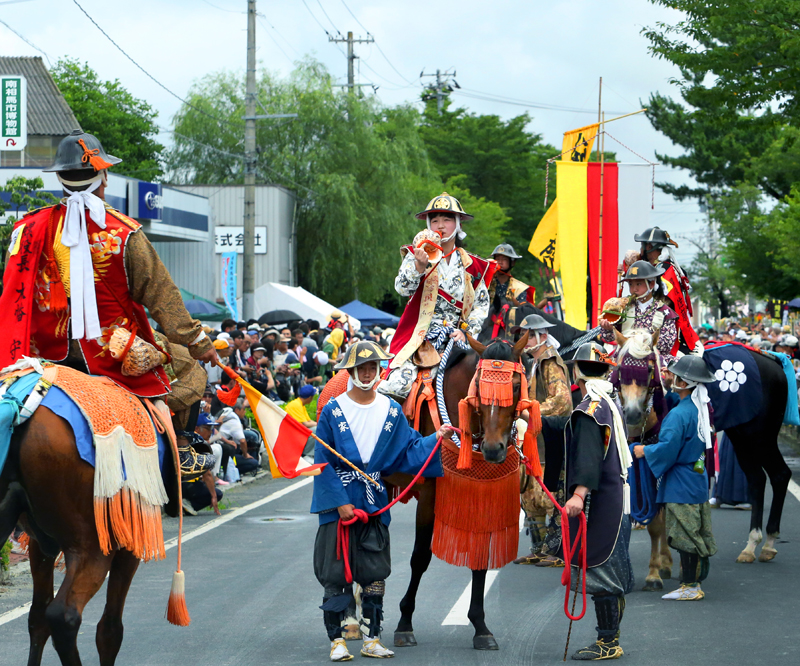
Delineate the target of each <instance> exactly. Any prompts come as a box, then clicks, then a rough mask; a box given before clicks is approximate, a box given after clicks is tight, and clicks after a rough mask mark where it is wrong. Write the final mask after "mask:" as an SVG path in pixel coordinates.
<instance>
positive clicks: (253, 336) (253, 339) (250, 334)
mask: <svg viewBox="0 0 800 666" xmlns="http://www.w3.org/2000/svg"><path fill="white" fill-rule="evenodd" d="M247 338H248V340H247V341H248V342H249V343H250V344H251V345H253V344H256V343H257V342H261V331H259V330H258V328H255V327H251V328H249V329H247Z"/></svg>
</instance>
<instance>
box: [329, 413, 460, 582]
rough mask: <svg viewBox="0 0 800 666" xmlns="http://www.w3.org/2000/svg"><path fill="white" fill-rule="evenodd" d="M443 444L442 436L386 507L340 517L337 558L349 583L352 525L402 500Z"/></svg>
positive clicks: (363, 521)
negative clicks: (349, 517)
mask: <svg viewBox="0 0 800 666" xmlns="http://www.w3.org/2000/svg"><path fill="white" fill-rule="evenodd" d="M450 427H451V428H453V430H456V431H458V432H459V433H460V432H461V431H460V430H459V429H458V428H455V427H453V426H450ZM441 444H442V438H441V437H440V438H439V439H438V440H437V441H436V446H434V447H433V451H431V453H430V455H429V456H428V459H427V460H426V461H425V463H424V464H423V465H422V467H421V468H420V470H419V472H417V475H416V476H415V477H414V478H413V479H412V480H411V483H409V484H408V485H407V486H406V487H405V488H404V489H403V491H402V492H401V493H400V494H399V495H398V496H397V497H395V498H394V499H393V500H392V501H391V502H389V503H388V504H387V505H386V506H385V507H383V508H382V509H378V510H377V511H375V512H373V513H367V512H366V511H364V510H363V509H355V508H354V509H353V513H354V514H355V515H354V516H353V517H352V518H351V519H350V520H343V519H342V518H339V524H338V525H337V526H336V559H337V560H343V561H344V577H345V580H346V581H347V582H348V583H352V582H353V572H352V570H351V569H350V525H352V524H353V523H355V522H356V521H357V520H359V521H361V522H362V523H366V522H367V521H368V520H369V519H370V518H374V517H375V516H380V515H381V514H382V513H384V512H385V511H388V510H389V509H391V508H392V507H393V506H394V505H395V504H397V503H398V502H399V501H400V500H402V499H403V498H404V497H405V496H406V495H407V494H408V493H409V492H410V491H411V489H412V488H413V487H414V485H415V484H416V483H417V481H419V479H420V477H421V476H422V475H423V473H424V472H425V470H426V469H427V467H428V465H429V464H430V462H431V460H433V457H434V456H435V455H436V452H437V451H438V450H439V447H440V446H441Z"/></svg>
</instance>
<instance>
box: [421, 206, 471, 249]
mask: <svg viewBox="0 0 800 666" xmlns="http://www.w3.org/2000/svg"><path fill="white" fill-rule="evenodd" d="M453 215H455V216H456V228H455V231H453V233H452V234H450V235H449V236H448V237H447V238H442V243H446V242H447V241H449V240H452V239H453V236H455V235H456V234H458V237H459V238H460V239H461V240H464V239H465V238H466V237H467V234H466V233H464V232H463V231H461V215H460V214H459V213H453ZM425 219H426V221H427V224H428V230H430V228H431V216H430V214H429V215H427V216H426V218H425Z"/></svg>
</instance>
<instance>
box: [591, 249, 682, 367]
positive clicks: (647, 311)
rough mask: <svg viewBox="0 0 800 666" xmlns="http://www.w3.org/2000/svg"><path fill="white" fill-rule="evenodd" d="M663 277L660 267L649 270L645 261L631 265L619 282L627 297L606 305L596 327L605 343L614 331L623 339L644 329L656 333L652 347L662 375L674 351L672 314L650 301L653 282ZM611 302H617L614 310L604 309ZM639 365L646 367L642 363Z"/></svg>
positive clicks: (675, 350) (676, 336)
mask: <svg viewBox="0 0 800 666" xmlns="http://www.w3.org/2000/svg"><path fill="white" fill-rule="evenodd" d="M663 273H664V270H663V268H661V267H660V266H653V264H651V263H649V262H647V261H642V260H639V261H635V262H634V263H633V265H631V266H630V267H629V268H628V271H627V272H626V273H625V276H624V277H623V278H622V279H623V281H624V282H627V283H628V288H629V289H630V296H629V297H628V298H627V299H610V300H609V301H608V302H606V307H605V308H604V310H603V317H601V319H600V326H601V327H602V329H603V331H602V333H601V337H602V338H603V339H604V340H606V341H607V342H615V334H614V329H615V328H616V329H617V331H619V332H620V333H621V334H622V336H623V337H625V338H628V337H629V335H630V332H631V331H633V330H635V329H645V330H647V331H650V333H653V332H655V331H656V330H660V331H661V333H660V334H659V336H658V342H657V344H656V347H657V349H658V352H659V355H660V358H661V363H662V367H661V370H662V372H666V366H667V364H668V363H669V362H670V361H672V360H673V358H674V354H675V352H677V351H678V330H677V327H676V325H675V320H676V318H677V315H676V314H675V312H673V311H672V309H670V308H669V307H668V306H667V305H664V303H662V302H661V301H659V300H658V299H656V298H654V292H655V289H656V283H657V280H658V278H660V277H661V276H662V275H663ZM612 301H618V305H617V308H616V309H612V308H609V307H608V305H609V302H612ZM612 310H614V311H613V312H612ZM630 362H631V363H637V362H639V360H638V359H633V358H632V359H631V360H630ZM642 363H644V364H646V361H642Z"/></svg>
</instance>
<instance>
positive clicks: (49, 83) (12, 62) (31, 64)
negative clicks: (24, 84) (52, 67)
mask: <svg viewBox="0 0 800 666" xmlns="http://www.w3.org/2000/svg"><path fill="white" fill-rule="evenodd" d="M0 74H4V75H9V74H21V75H22V76H24V77H25V78H26V79H27V80H28V134H44V135H54V136H66V135H67V134H69V133H70V132H72V130H74V129H80V125H79V124H78V121H77V119H76V118H75V114H74V113H72V109H70V108H69V104H67V100H65V99H64V96H63V95H62V94H61V91H60V90H59V89H58V87H57V86H56V83H55V81H53V77H52V76H50V72H48V71H47V67H45V66H44V62H42V59H41V58H40V57H38V56H37V57H33V58H28V57H19V58H0Z"/></svg>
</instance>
